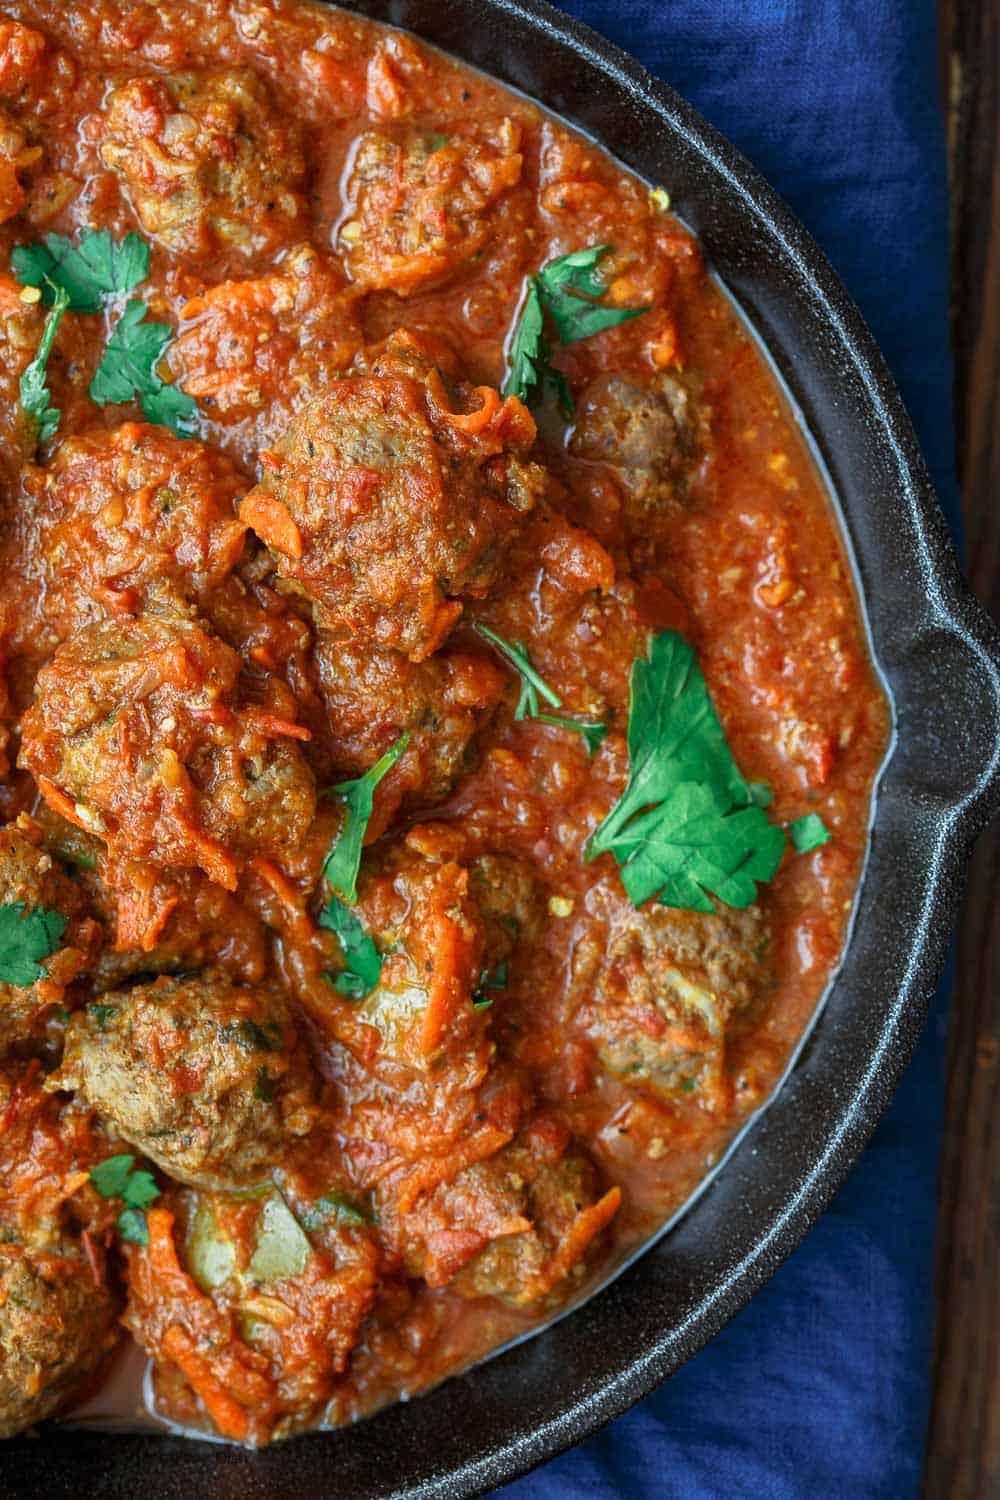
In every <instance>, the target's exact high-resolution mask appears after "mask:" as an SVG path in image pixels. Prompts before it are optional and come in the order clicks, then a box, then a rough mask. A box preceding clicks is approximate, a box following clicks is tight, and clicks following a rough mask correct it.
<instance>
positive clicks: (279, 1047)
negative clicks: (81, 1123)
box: [46, 971, 315, 1188]
mask: <svg viewBox="0 0 1000 1500" xmlns="http://www.w3.org/2000/svg"><path fill="white" fill-rule="evenodd" d="M46 1088H49V1089H79V1090H80V1092H81V1093H82V1095H83V1098H84V1099H85V1100H86V1101H87V1103H89V1104H90V1105H91V1106H92V1107H93V1108H94V1109H96V1110H97V1112H98V1114H99V1115H100V1116H101V1117H102V1119H104V1120H105V1121H107V1122H108V1123H109V1124H111V1125H113V1127H114V1129H115V1130H116V1131H117V1132H118V1134H119V1135H121V1136H122V1137H123V1138H124V1139H125V1140H127V1141H129V1142H130V1143H131V1144H132V1145H133V1146H135V1147H137V1148H138V1149H139V1150H140V1151H143V1152H144V1153H145V1154H146V1155H147V1156H148V1157H150V1159H151V1160H152V1161H154V1162H156V1164H157V1166H160V1167H162V1168H163V1170H164V1171H165V1172H166V1173H168V1175H170V1176H171V1177H175V1178H177V1179H178V1181H180V1182H187V1183H190V1184H192V1185H193V1186H196V1187H197V1186H203V1187H209V1188H217V1187H221V1188H226V1187H243V1186H247V1185H250V1184H253V1183H256V1182H260V1181H262V1180H263V1179H265V1178H266V1177H267V1176H268V1175H269V1173H270V1169H271V1168H272V1167H273V1165H274V1163H275V1161H276V1159H277V1157H278V1155H279V1153H280V1152H281V1149H282V1147H283V1146H284V1144H285V1143H286V1141H287V1140H288V1139H289V1138H290V1137H293V1136H297V1135H305V1134H307V1133H308V1131H309V1130H310V1129H311V1128H312V1125H313V1121H314V1116H315V1110H314V1106H313V1103H312V1080H311V1077H310V1074H309V1071H308V1066H307V1064H306V1062H305V1059H304V1056H303V1053H302V1051H301V1049H300V1047H299V1045H298V1043H297V1040H296V1036H295V1032H294V1030H293V1028H292V1026H291V1023H290V1021H289V1017H288V1012H287V1009H286V1007H285V1005H284V1003H283V1001H282V1000H281V999H280V997H279V996H277V995H276V994H273V993H271V992H270V991H267V990H263V989H246V988H244V987H242V986H240V985H237V984H234V983H233V982H232V981H231V980H229V979H227V978H226V977H225V976H224V975H222V974H213V973H212V972H211V971H208V972H206V973H205V974H203V975H201V976H200V977H199V978H193V979H166V978H163V979H156V980H154V981H153V982H152V983H151V984H146V985H136V986H134V987H133V988H132V989H129V990H109V991H107V992H106V993H105V994H104V995H102V996H101V999H100V1002H99V1003H97V1004H94V1005H91V1006H89V1007H88V1008H87V1010H86V1011H84V1012H81V1013H79V1014H77V1015H75V1016H74V1017H73V1018H72V1019H71V1021H70V1023H69V1026H68V1027H67V1031H66V1049H65V1053H64V1056H63V1062H62V1066H61V1068H60V1069H59V1071H58V1072H57V1073H55V1074H53V1075H52V1076H51V1077H50V1078H49V1079H48V1081H47V1083H46Z"/></svg>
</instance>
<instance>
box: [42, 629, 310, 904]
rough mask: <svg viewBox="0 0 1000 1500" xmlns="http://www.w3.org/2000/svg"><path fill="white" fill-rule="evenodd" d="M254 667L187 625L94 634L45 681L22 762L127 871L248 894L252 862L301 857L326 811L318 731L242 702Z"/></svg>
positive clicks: (63, 652)
mask: <svg viewBox="0 0 1000 1500" xmlns="http://www.w3.org/2000/svg"><path fill="white" fill-rule="evenodd" d="M240 667H241V663H240V658H239V656H238V655H237V654H236V652H235V651H233V650H232V649H231V648H230V647H229V646H226V645H225V644H224V643H223V642H222V641H220V640H217V639H216V638H214V637H212V636H210V635H208V634H207V633H206V632H205V631H204V630H203V629H202V628H201V627H200V626H199V625H197V624H195V623H194V622H193V621H190V620H187V619H185V618H183V617H182V616H179V615H173V614H164V615H153V614H147V615H141V616H139V617H138V618H137V619H126V620H122V621H112V620H107V621H102V622H101V623H99V624H96V625H91V626H89V627H88V628H87V629H86V630H82V631H80V633H79V634H78V635H76V636H75V637H74V638H73V639H72V640H71V641H67V642H66V644H65V645H63V646H61V647H60V648H59V650H58V651H57V652H56V653H55V655H54V656H53V658H52V660H51V661H50V662H49V663H48V665H47V666H45V667H44V668H43V669H42V671H41V672H40V673H39V675H38V680H37V683H36V696H35V702H34V704H33V706H32V707H31V708H30V709H29V710H28V712H27V713H26V714H25V715H24V719H23V726H22V730H23V732H22V741H21V764H22V765H23V766H25V767H26V768H27V769H28V770H30V771H31V773H32V774H33V775H34V776H35V778H36V779H37V781H38V784H39V787H40V789H41V791H42V795H43V796H44V797H45V799H46V801H47V802H49V803H50V804H51V805H52V806H54V807H55V808H56V809H57V811H59V812H62V813H63V814H64V815H65V816H66V817H68V818H69V819H70V820H71V821H72V822H76V823H78V824H80V825H82V826H83V827H85V828H87V829H88V830H89V831H90V832H93V833H97V834H99V835H100V837H101V838H103V839H104V840H105V842H106V844H107V848H108V852H109V854H110V855H111V856H112V858H113V859H115V860H119V859H125V860H139V861H141V862H146V863H149V864H153V865H156V866H158V867H160V868H166V869H170V868H182V869H183V868H189V869H190V868H200V869H202V870H204V872H205V874H206V875H208V876H209V877H210V878H211V879H212V880H215V881H217V882H218V883H219V884H220V885H223V886H225V887H226V888H227V889H229V890H234V889H235V888H236V884H237V877H238V869H239V860H240V859H244V858H249V857H251V856H253V855H257V854H262V853H268V852H271V853H280V852H282V851H284V850H291V849H295V848H296V847H297V846H298V844H299V842H300V840H301V839H302V837H303V835H304V833H305V831H306V829H307V827H308V825H309V823H310V821H311V819H312V816H313V812H314V810H315V786H314V783H313V778H312V772H311V771H310V770H309V768H308V766H307V765H306V763H305V761H304V760H303V758H302V754H301V751H300V749H299V747H298V745H297V744H296V743H295V740H296V739H307V738H308V731H307V730H303V729H301V728H300V727H299V726H298V725H296V724H294V723H292V722H291V721H290V719H289V718H288V717H287V711H285V712H283V710H282V705H281V704H280V703H279V704H277V705H276V707H277V711H275V709H274V708H270V707H267V706H264V707H258V706H256V705H255V704H249V703H246V702H244V701H242V699H241V696H240V689H239V674H240Z"/></svg>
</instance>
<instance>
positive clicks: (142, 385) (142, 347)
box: [90, 298, 198, 437]
mask: <svg viewBox="0 0 1000 1500" xmlns="http://www.w3.org/2000/svg"><path fill="white" fill-rule="evenodd" d="M147 311H148V309H147V307H146V304H145V303H144V302H140V301H139V300H138V299H137V298H135V299H133V300H132V301H131V302H130V303H129V304H128V306H127V307H126V309H125V311H124V312H123V313H122V315H121V317H120V318H119V319H118V322H117V323H116V324H115V327H114V330H113V332H112V334H111V337H110V338H109V339H108V342H107V344H106V346H105V349H104V353H103V355H102V356H101V362H100V364H99V365H98V367H97V370H96V371H95V373H94V378H93V380H92V381H91V382H90V395H91V398H92V399H93V400H94V401H96V402H97V404H98V406H106V405H107V404H108V403H109V402H110V403H113V404H119V403H121V402H123V401H131V400H133V399H137V400H138V401H139V404H140V405H141V407H142V410H143V415H144V416H145V417H146V419H147V421H150V422H159V423H160V424H161V425H162V426H164V427H170V428H172V429H173V431H174V432H176V433H177V434H178V436H179V437H183V436H185V434H186V432H187V431H188V430H189V429H190V427H191V424H192V423H193V421H194V418H195V417H196V415H197V412H198V405H197V402H195V401H194V399H193V398H192V397H191V396H187V395H185V393H184V392H183V391H179V390H178V389H177V387H176V386H171V385H167V384H166V382H165V381H163V380H161V379H160V377H159V375H158V374H157V373H156V366H157V363H158V361H159V360H160V358H161V357H162V355H163V351H164V349H165V348H166V347H167V344H168V343H169V342H170V339H171V337H172V333H173V330H172V329H171V328H170V326H169V325H168V324H167V323H147V322H145V321H144V319H145V317H146V313H147Z"/></svg>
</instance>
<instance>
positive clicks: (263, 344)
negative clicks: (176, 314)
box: [168, 245, 361, 472]
mask: <svg viewBox="0 0 1000 1500" xmlns="http://www.w3.org/2000/svg"><path fill="white" fill-rule="evenodd" d="M355 301H356V299H355V296H354V294H353V293H352V292H350V291H349V290H346V289H345V283H344V275H343V272H342V271H341V269H340V267H339V265H338V264H337V262H336V261H334V260H332V259H331V258H330V257H324V256H321V255H320V253H319V252H318V251H317V250H315V249H314V248H313V247H312V246H311V245H299V246H296V247H295V248H294V249H293V250H290V251H289V252H288V254H287V255H286V256H285V257H284V259H283V260H282V261H281V262H280V264H279V265H278V267H277V268H276V269H275V270H274V271H272V272H271V273H269V274H268V275H267V276H262V277H260V278H258V279H257V280H254V281H224V282H222V284H221V285H220V286H212V287H209V288H208V289H207V290H205V291H204V292H201V293H199V294H198V295H196V296H194V297H192V298H191V299H190V300H189V301H188V302H187V304H186V305H185V307H184V309H183V319H184V322H183V325H182V327H181V331H180V334H179V335H178V337H177V338H176V339H175V340H174V341H173V343H172V344H171V346H170V350H169V354H168V363H169V365H170V369H171V372H172V374H173V378H174V379H175V380H176V382H177V384H178V385H179V386H180V387H181V388H182V389H183V390H185V391H187V393H188V395H189V396H193V397H195V399H196V400H197V401H198V402H199V403H200V405H201V408H202V411H203V412H204V413H205V415H206V416H209V417H210V418H211V420H212V421H213V423H214V424H215V425H216V436H217V438H218V440H219V441H220V443H222V444H223V446H224V447H225V449H226V451H227V452H229V453H231V454H232V455H233V457H234V458H235V459H236V460H237V462H238V463H240V464H242V465H243V467H244V468H246V469H248V470H250V471H251V472H252V471H253V469H254V468H255V466H256V462H257V452H258V449H260V448H261V447H262V446H265V445H266V444H268V443H273V442H277V440H278V438H280V437H281V435H282V434H283V433H284V431H285V429H286V428H287V426H288V424H289V422H290V421H291V420H292V418H293V417H294V416H295V414H296V413H297V412H298V411H300V410H301V409H302V407H303V406H305V404H306V403H307V402H308V401H310V400H311V399H312V398H313V397H314V396H316V395H318V394H319V392H320V391H321V390H322V389H323V387H324V386H325V385H326V384H327V383H328V382H329V381H330V380H332V379H333V378H334V377H335V376H337V375H341V374H343V373H344V372H345V371H346V370H347V369H348V368H349V367H350V364H351V361H352V359H353V358H354V356H355V354H356V353H357V352H358V350H359V349H360V347H361V329H360V326H359V323H358V318H357V313H356V311H355Z"/></svg>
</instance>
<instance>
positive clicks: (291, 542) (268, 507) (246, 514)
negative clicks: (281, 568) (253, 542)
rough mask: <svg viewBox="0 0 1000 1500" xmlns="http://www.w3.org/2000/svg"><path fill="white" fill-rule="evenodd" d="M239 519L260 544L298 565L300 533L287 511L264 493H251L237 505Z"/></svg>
mask: <svg viewBox="0 0 1000 1500" xmlns="http://www.w3.org/2000/svg"><path fill="white" fill-rule="evenodd" d="M240 520H241V521H245V522H246V524H247V525H248V526H249V527H251V528H252V529H253V530H254V531H255V532H256V533H257V535H258V536H259V537H260V539H261V541H262V542H266V543H267V544H268V546H270V547H276V548H277V550H278V551H279V552H283V553H284V554H285V556H286V557H291V558H294V559H295V561H296V562H297V561H298V560H299V558H300V557H301V556H302V533H301V531H300V530H299V528H298V525H297V524H296V522H295V521H294V520H293V518H292V517H291V516H290V515H289V513H288V508H287V507H286V506H285V505H283V504H282V503H281V501H280V500H279V499H278V498H277V497H276V496H275V495H269V494H268V493H267V492H266V490H261V489H259V488H258V489H256V490H251V492H250V494H249V495H247V497H246V499H245V500H243V502H242V503H241V505H240Z"/></svg>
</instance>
